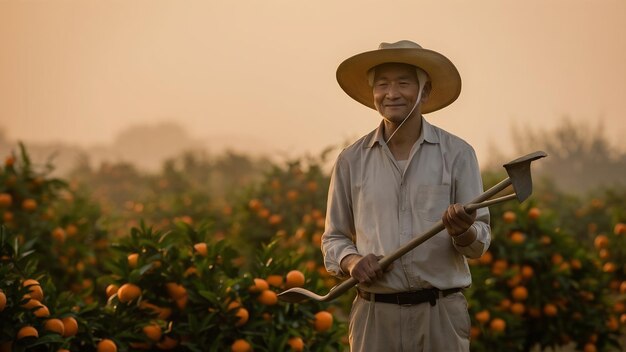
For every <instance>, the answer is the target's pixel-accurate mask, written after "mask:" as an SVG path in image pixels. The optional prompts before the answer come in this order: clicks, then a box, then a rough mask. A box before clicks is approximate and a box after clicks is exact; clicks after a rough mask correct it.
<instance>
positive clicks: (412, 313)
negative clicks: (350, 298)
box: [349, 292, 471, 352]
mask: <svg viewBox="0 0 626 352" xmlns="http://www.w3.org/2000/svg"><path fill="white" fill-rule="evenodd" d="M470 324H471V323H470V317H469V313H468V310H467V300H466V299H465V296H463V293H461V292H457V293H453V294H450V295H448V296H445V297H444V296H443V295H441V294H440V296H439V299H438V300H437V304H436V305H434V306H431V305H430V303H428V302H425V303H421V304H417V305H412V306H401V305H397V304H389V303H378V302H374V301H367V300H364V299H363V298H360V297H359V296H357V297H356V298H355V299H354V302H353V304H352V310H351V311H350V325H349V333H350V337H349V339H350V351H352V352H381V351H383V352H457V351H462V352H468V351H469V332H470Z"/></svg>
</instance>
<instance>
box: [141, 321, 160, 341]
mask: <svg viewBox="0 0 626 352" xmlns="http://www.w3.org/2000/svg"><path fill="white" fill-rule="evenodd" d="M141 330H142V331H143V333H144V334H145V335H146V336H147V337H148V338H149V339H150V340H152V341H155V342H156V341H159V340H160V339H161V336H162V335H163V331H162V330H161V327H160V326H158V325H157V324H150V325H146V326H144V327H143V328H142V329H141Z"/></svg>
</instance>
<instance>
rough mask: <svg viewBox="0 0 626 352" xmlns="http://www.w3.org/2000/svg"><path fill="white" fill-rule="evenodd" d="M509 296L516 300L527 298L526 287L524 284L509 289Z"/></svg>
mask: <svg viewBox="0 0 626 352" xmlns="http://www.w3.org/2000/svg"><path fill="white" fill-rule="evenodd" d="M511 296H512V297H513V299H514V300H516V301H524V300H526V298H528V289H527V288H526V287H524V286H517V287H516V288H514V289H513V291H511Z"/></svg>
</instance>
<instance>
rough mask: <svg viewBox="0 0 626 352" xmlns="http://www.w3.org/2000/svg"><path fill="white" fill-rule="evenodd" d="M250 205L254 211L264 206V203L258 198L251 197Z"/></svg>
mask: <svg viewBox="0 0 626 352" xmlns="http://www.w3.org/2000/svg"><path fill="white" fill-rule="evenodd" d="M248 207H249V208H250V209H252V210H254V211H258V210H260V209H261V207H263V203H261V201H260V200H258V199H250V201H249V202H248Z"/></svg>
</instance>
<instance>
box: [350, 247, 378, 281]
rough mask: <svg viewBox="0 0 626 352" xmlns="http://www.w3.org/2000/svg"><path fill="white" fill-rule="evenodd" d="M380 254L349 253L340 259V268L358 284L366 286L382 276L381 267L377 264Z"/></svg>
mask: <svg viewBox="0 0 626 352" xmlns="http://www.w3.org/2000/svg"><path fill="white" fill-rule="evenodd" d="M380 258H382V256H377V255H374V254H371V253H370V254H368V255H366V256H364V257H363V256H360V255H358V254H350V255H348V256H346V257H345V258H343V260H342V261H341V270H343V272H347V273H350V276H352V277H353V278H355V279H356V280H357V281H358V282H359V284H361V285H365V286H368V285H370V284H371V283H372V282H374V281H375V280H377V279H380V278H382V277H383V269H382V268H381V267H380V264H378V260H380Z"/></svg>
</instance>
